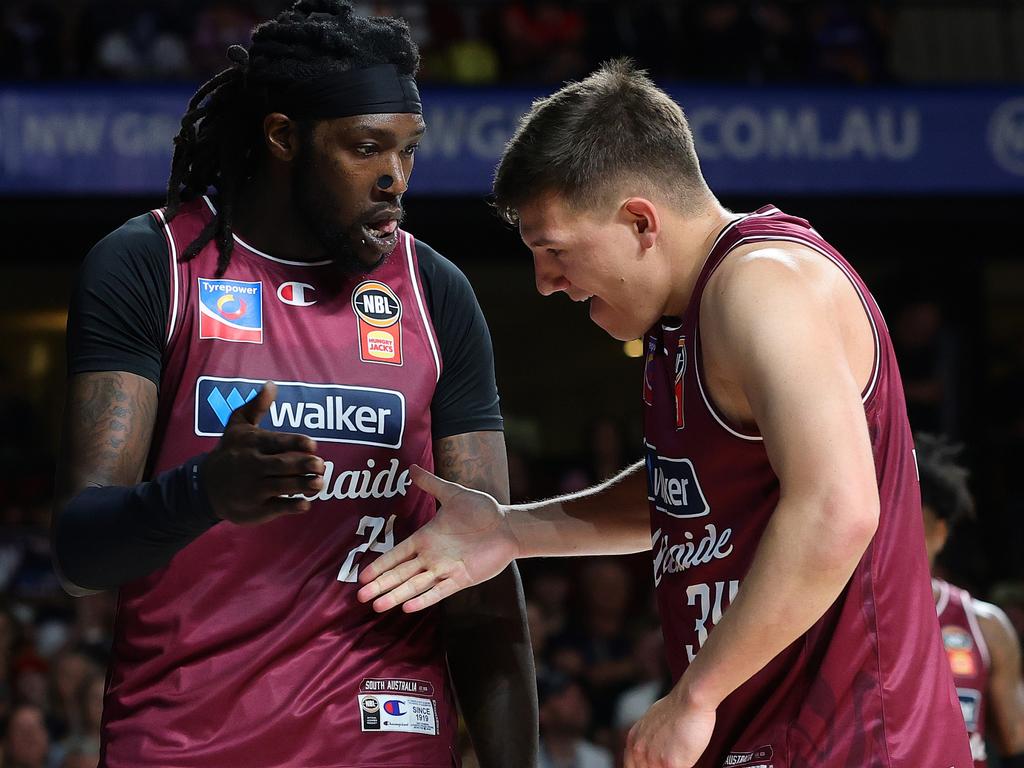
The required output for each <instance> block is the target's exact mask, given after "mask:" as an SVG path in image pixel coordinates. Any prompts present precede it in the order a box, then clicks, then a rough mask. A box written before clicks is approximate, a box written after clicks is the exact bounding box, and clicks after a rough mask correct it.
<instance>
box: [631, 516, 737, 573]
mask: <svg viewBox="0 0 1024 768" xmlns="http://www.w3.org/2000/svg"><path fill="white" fill-rule="evenodd" d="M704 530H705V531H706V532H707V533H706V535H705V536H704V537H703V538H702V539H701V540H700V541H698V542H696V543H694V540H693V534H692V533H690V532H689V531H684V532H683V538H684V539H685V541H684V542H683V543H681V544H671V545H670V544H669V537H668V535H667V534H666V535H664V536H663V535H662V533H661V528H659V529H658V530H656V531H655V532H654V534H653V535H652V536H651V548H652V549H653V550H654V551H655V552H656V554H655V555H654V586H656V587H657V586H658V585H660V584H661V579H662V577H663V576H664V575H665V574H666V573H680V572H682V571H685V570H687V569H689V568H693V567H694V566H698V565H704V564H705V563H710V562H711V561H712V560H724V559H725V558H727V557H728V556H729V555H731V554H732V544H730V543H729V539H730V538H732V528H726V529H725V530H723V531H722V533H721V535H719V533H718V528H716V527H715V524H714V523H708V524H707V525H705V526H704Z"/></svg>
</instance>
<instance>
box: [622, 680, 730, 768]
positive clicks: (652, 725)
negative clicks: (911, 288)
mask: <svg viewBox="0 0 1024 768" xmlns="http://www.w3.org/2000/svg"><path fill="white" fill-rule="evenodd" d="M677 690H678V689H674V690H673V691H672V692H671V693H669V694H668V695H667V696H666V697H665V698H663V699H659V700H658V701H656V702H654V704H652V705H651V708H650V709H649V710H647V714H645V715H644V716H643V717H642V718H641V719H640V721H639V722H638V723H636V725H634V726H633V727H632V728H631V729H630V731H629V738H628V739H627V741H626V761H625V764H624V766H625V768H692V766H693V765H695V764H696V762H697V761H698V760H699V759H700V756H701V755H702V754H704V750H705V749H707V746H708V742H709V741H711V734H712V732H713V731H714V729H715V710H714V709H700V708H698V707H696V706H693V705H687V704H686V703H685V702H684V701H683V700H682V698H681V696H680V695H679V694H678V693H677V692H676V691H677Z"/></svg>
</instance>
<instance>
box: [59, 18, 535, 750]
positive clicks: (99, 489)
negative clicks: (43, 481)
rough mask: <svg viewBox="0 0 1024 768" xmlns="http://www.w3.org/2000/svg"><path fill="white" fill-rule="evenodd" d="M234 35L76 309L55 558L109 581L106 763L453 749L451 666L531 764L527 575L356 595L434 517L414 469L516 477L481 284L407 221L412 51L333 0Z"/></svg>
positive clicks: (406, 42) (472, 712) (104, 584)
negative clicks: (434, 599)
mask: <svg viewBox="0 0 1024 768" xmlns="http://www.w3.org/2000/svg"><path fill="white" fill-rule="evenodd" d="M230 56H231V58H232V60H233V61H234V66H232V67H231V68H230V69H228V70H226V71H224V72H222V73H221V74H219V75H218V76H217V77H215V78H214V79H213V80H212V81H210V82H209V83H207V84H206V85H204V86H203V87H202V88H200V90H199V91H198V93H197V94H196V95H195V97H194V98H193V99H192V101H191V103H190V104H189V109H188V112H187V113H186V114H185V116H184V118H183V120H182V129H181V132H180V134H179V135H178V137H177V138H176V140H175V153H174V159H173V167H172V173H171V178H170V183H169V189H168V199H167V207H166V208H165V209H161V210H158V211H154V212H152V213H151V214H147V215H144V216H140V217H138V218H135V219H132V220H131V221H129V222H128V223H126V224H125V225H124V226H123V227H121V228H120V229H119V230H117V231H116V232H114V233H113V234H111V235H110V236H108V237H107V238H105V239H104V240H103V241H102V242H101V243H100V244H99V245H97V246H96V248H94V249H93V251H92V252H91V253H90V255H89V257H88V258H87V259H86V262H85V264H84V266H83V269H82V273H81V277H80V282H79V285H78V288H77V291H76V295H75V299H74V302H73V306H72V309H71V313H70V317H69V329H68V338H69V372H70V374H71V380H70V383H69V391H68V400H67V406H66V424H65V430H64V443H63V457H62V461H61V467H60V480H61V485H62V490H63V494H62V498H61V500H60V505H59V507H60V508H59V509H58V511H57V515H56V524H55V530H54V545H55V553H56V560H57V564H58V566H59V568H60V570H61V571H62V574H63V578H64V579H65V580H66V581H67V582H68V587H69V589H71V590H73V591H74V592H76V593H78V594H82V593H85V592H87V591H89V590H98V589H111V588H119V589H120V593H119V610H118V617H117V626H116V629H115V640H114V649H113V652H114V662H113V664H112V668H111V670H110V674H109V677H108V687H107V692H106V697H105V710H104V725H103V758H102V760H101V763H102V765H105V766H110V767H111V768H114V767H116V766H133V767H139V766H150V765H151V766H171V765H173V766H212V765H218V766H241V765H245V766H252V767H256V766H283V765H290V766H325V767H326V766H367V767H369V766H389V767H392V768H393V767H395V766H400V765H401V766H406V765H408V766H429V768H450V766H452V765H453V764H455V763H457V761H458V753H457V752H456V730H457V728H456V725H457V723H456V709H455V699H454V696H453V691H452V690H451V687H452V686H451V684H450V681H451V682H454V688H455V690H456V691H457V693H458V697H459V701H460V703H461V705H462V707H463V711H464V712H465V716H466V719H467V722H468V725H469V728H470V731H471V734H472V737H473V741H474V743H475V746H476V748H477V752H478V755H479V757H480V762H481V765H483V766H508V767H509V768H521V767H522V766H532V765H534V764H535V762H536V738H537V736H536V734H537V715H536V690H535V687H534V680H533V666H532V662H531V659H530V655H529V641H528V633H527V630H526V628H525V616H524V610H523V605H522V598H521V592H520V589H519V583H518V576H517V574H516V572H515V570H514V569H509V570H506V572H505V574H504V575H503V577H502V580H501V583H500V584H499V585H497V587H496V588H494V589H489V590H488V591H487V592H486V593H482V592H481V593H477V594H475V595H472V596H470V597H469V598H468V599H467V600H465V601H462V602H460V603H458V604H452V605H451V606H448V607H446V609H445V610H444V611H443V612H432V613H430V614H428V615H425V616H422V617H402V616H400V615H394V616H383V617H381V616H377V615H376V614H374V613H373V612H372V611H370V610H369V609H368V608H367V607H365V606H362V605H360V604H359V603H358V602H357V601H356V600H355V589H356V585H355V580H356V576H357V574H358V572H359V568H360V567H361V566H363V565H364V564H365V563H366V561H367V560H368V559H371V558H372V557H373V556H375V555H376V554H378V553H380V552H384V551H386V550H387V549H388V548H390V547H391V546H393V544H394V543H395V542H397V541H400V540H401V539H402V538H404V537H405V536H407V535H409V534H410V533H411V532H412V531H413V530H415V529H416V528H417V527H418V526H420V525H422V524H423V523H424V522H426V521H427V520H429V519H430V518H431V517H432V516H433V515H434V512H435V502H434V500H433V499H432V498H430V497H429V496H427V495H426V494H423V493H420V492H419V491H418V490H417V489H415V488H411V483H410V481H409V479H408V467H409V465H410V464H412V463H413V462H417V463H426V464H427V465H433V466H434V467H435V468H436V470H437V471H438V473H439V474H441V475H442V476H447V477H450V478H452V479H456V480H459V481H460V482H463V483H466V484H467V485H470V486H473V487H478V488H481V489H484V490H486V491H487V492H489V493H492V494H495V495H496V496H497V497H500V498H507V494H508V490H507V488H508V486H507V477H506V464H505V449H504V442H503V439H502V433H501V431H500V430H501V417H500V414H499V411H498V399H497V391H496V387H495V384H494V374H493V360H492V355H491V348H490V341H489V338H488V333H487V328H486V324H485V322H484V320H483V317H482V315H481V312H480V309H479V306H478V305H477V303H476V300H475V298H474V296H473V293H472V290H471V288H470V287H469V284H468V282H467V281H466V279H465V277H464V276H463V275H462V274H461V273H460V272H459V271H458V270H457V269H456V268H455V267H454V266H453V265H452V264H451V263H450V262H448V261H446V260H445V259H444V258H442V257H441V256H440V255H438V254H437V253H435V252H434V251H432V250H431V249H430V248H429V247H428V246H427V245H425V244H424V243H421V242H418V241H415V240H414V239H413V238H412V236H411V235H409V234H407V233H405V232H403V231H402V230H400V229H399V221H400V219H401V215H402V195H403V194H404V193H405V191H406V189H407V186H408V181H409V176H410V174H411V172H412V167H413V153H414V152H415V149H416V146H417V143H418V141H419V139H420V136H421V135H422V133H423V131H424V123H423V120H422V117H421V112H422V109H421V106H420V101H419V95H418V93H417V90H416V85H415V82H414V81H413V74H414V73H415V70H416V67H417V62H418V54H417V50H416V47H415V46H414V45H413V43H412V42H411V40H410V38H409V32H408V29H407V27H406V26H405V24H404V22H400V21H397V20H395V19H387V18H383V19H381V18H378V19H369V20H368V19H361V18H357V17H355V16H354V14H353V11H352V8H351V6H350V5H349V4H348V3H347V2H338V1H337V0H334V1H331V0H322V1H319V2H312V1H310V2H305V1H303V2H299V3H296V5H295V6H294V7H293V8H292V9H291V10H288V11H285V12H283V13H282V14H280V15H279V16H278V17H277V18H276V19H275V20H273V21H270V22H267V23H266V24H262V25H260V26H259V27H258V28H257V29H256V30H255V32H254V35H253V42H252V46H251V49H250V50H248V51H246V50H245V49H244V48H241V47H238V46H236V47H233V48H232V49H231V51H230ZM210 186H213V187H214V188H215V189H216V195H215V197H212V198H207V197H205V196H204V194H205V193H206V191H207V189H208V187H210ZM243 238H244V239H243ZM266 379H274V380H276V381H277V382H278V384H277V386H276V387H275V385H273V384H267V385H266V386H265V387H263V388H262V389H261V388H260V387H261V382H263V381H264V380H266ZM295 432H299V433H302V434H293V433H295ZM221 433H223V436H221ZM218 437H219V438H220V439H219V440H218V439H216V438H218ZM300 494H301V495H300Z"/></svg>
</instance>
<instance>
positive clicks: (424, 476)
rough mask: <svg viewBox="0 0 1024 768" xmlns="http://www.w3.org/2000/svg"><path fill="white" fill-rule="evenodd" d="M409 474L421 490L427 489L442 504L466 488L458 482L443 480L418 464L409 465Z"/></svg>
mask: <svg viewBox="0 0 1024 768" xmlns="http://www.w3.org/2000/svg"><path fill="white" fill-rule="evenodd" d="M409 475H410V477H411V478H412V481H413V483H414V484H415V485H416V487H417V488H419V489H420V490H421V491H426V492H427V493H429V494H430V495H431V496H433V497H434V498H435V499H437V500H438V501H440V502H441V503H442V504H447V503H448V502H449V501H450V500H451V499H452V498H453V497H454V496H455V494H457V493H459V492H460V491H464V490H466V489H465V488H463V487H462V486H461V485H459V484H458V483H450V482H448V481H447V480H442V479H441V478H440V477H438V476H437V475H435V474H434V473H433V472H428V471H427V470H425V469H424V468H423V467H421V466H419V465H417V464H413V465H412V466H411V467H409Z"/></svg>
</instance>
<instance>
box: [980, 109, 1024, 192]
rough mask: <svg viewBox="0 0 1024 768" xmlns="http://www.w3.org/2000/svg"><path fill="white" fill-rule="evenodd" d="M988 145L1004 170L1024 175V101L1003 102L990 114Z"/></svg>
mask: <svg viewBox="0 0 1024 768" xmlns="http://www.w3.org/2000/svg"><path fill="white" fill-rule="evenodd" d="M988 143H989V147H990V149H991V150H992V156H993V157H995V159H996V162H997V163H999V165H1000V166H1001V167H1002V168H1003V169H1004V170H1006V171H1009V172H1010V173H1014V174H1018V175H1024V99H1010V100H1009V101H1005V102H1003V103H1002V104H1000V105H999V108H998V109H997V110H996V111H995V112H993V113H992V119H991V120H990V121H989V126H988Z"/></svg>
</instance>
